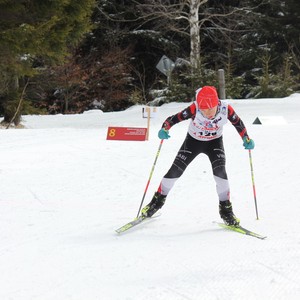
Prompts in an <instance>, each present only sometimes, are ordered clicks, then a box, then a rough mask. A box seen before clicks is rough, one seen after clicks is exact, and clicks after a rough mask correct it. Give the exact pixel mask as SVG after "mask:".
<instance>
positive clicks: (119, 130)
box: [106, 127, 147, 141]
mask: <svg viewBox="0 0 300 300" xmlns="http://www.w3.org/2000/svg"><path fill="white" fill-rule="evenodd" d="M146 134H147V128H136V127H108V129H107V137H106V139H107V140H123V141H145V140H146Z"/></svg>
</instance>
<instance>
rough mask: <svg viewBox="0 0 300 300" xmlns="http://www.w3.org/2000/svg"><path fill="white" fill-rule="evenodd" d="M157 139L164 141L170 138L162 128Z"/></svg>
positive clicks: (167, 132)
mask: <svg viewBox="0 0 300 300" xmlns="http://www.w3.org/2000/svg"><path fill="white" fill-rule="evenodd" d="M158 137H159V138H160V139H161V140H166V139H168V138H170V136H169V130H166V129H164V128H161V129H160V130H159V132H158Z"/></svg>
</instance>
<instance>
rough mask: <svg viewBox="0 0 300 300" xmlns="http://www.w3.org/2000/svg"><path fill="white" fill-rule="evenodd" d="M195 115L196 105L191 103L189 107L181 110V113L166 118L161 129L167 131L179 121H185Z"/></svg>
mask: <svg viewBox="0 0 300 300" xmlns="http://www.w3.org/2000/svg"><path fill="white" fill-rule="evenodd" d="M195 114H196V105H195V103H193V104H191V105H190V106H189V107H187V108H185V109H184V110H182V111H181V112H179V113H177V114H175V115H173V116H170V117H168V118H167V119H166V120H165V121H164V123H163V125H162V128H163V129H165V130H169V129H170V128H171V127H172V126H173V125H175V124H177V123H179V122H181V121H184V120H187V119H190V118H194V117H195Z"/></svg>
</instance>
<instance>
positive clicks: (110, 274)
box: [0, 94, 300, 300]
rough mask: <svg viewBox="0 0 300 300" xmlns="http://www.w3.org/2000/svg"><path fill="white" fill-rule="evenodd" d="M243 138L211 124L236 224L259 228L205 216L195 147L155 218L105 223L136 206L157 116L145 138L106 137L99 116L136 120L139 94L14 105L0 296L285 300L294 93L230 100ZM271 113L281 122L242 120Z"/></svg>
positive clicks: (4, 170) (210, 213) (165, 151)
mask: <svg viewBox="0 0 300 300" xmlns="http://www.w3.org/2000/svg"><path fill="white" fill-rule="evenodd" d="M231 103H232V105H233V107H234V108H235V109H236V111H237V113H238V114H239V115H240V117H241V118H242V119H243V121H244V122H245V124H246V126H247V129H248V132H249V134H250V136H251V137H252V138H253V139H254V141H255V144H256V148H255V149H254V150H253V151H252V158H253V167H254V179H255V184H256V192H257V203H258V213H259V220H256V215H255V207H254V199H253V191H252V181H251V174H250V165H249V157H248V153H247V151H246V150H244V149H243V147H242V141H241V139H240V138H239V136H238V134H237V133H236V131H235V129H234V128H233V126H231V125H230V124H228V125H226V126H225V128H224V144H225V150H226V155H227V172H228V176H229V180H230V186H231V200H232V203H233V208H234V212H235V214H236V215H237V216H238V217H239V218H240V219H241V224H242V225H243V226H244V227H246V228H248V229H250V230H253V231H255V232H258V233H261V234H264V235H267V236H268V238H267V239H266V240H259V239H256V238H253V237H249V236H244V235H241V234H238V233H235V232H230V231H226V230H224V229H222V228H219V227H218V226H217V225H216V224H213V221H219V220H220V219H219V215H218V201H217V196H216V191H215V184H214V181H213V178H212V172H211V169H210V165H209V162H208V159H207V158H206V157H205V156H201V155H200V156H199V157H198V158H196V159H195V161H194V162H193V163H192V164H191V165H190V166H189V167H188V169H187V170H186V172H185V173H184V175H183V176H182V177H181V178H180V179H179V180H178V181H177V182H176V185H175V186H174V188H173V189H172V191H171V192H170V194H169V196H168V198H167V201H166V204H165V206H164V207H163V209H162V210H161V216H159V217H158V218H156V219H154V220H151V222H147V223H145V224H142V225H141V226H137V227H136V228H134V229H133V230H132V231H129V232H127V233H125V234H123V235H117V234H116V233H115V232H114V230H115V229H117V228H118V227H120V226H122V225H123V224H125V223H126V222H128V221H130V220H131V219H133V218H134V217H135V216H136V214H137V210H138V207H139V205H140V202H141V199H142V196H143V193H144V190H145V186H146V183H147V180H148V178H149V173H150V171H151V168H152V164H153V162H154V158H155V154H156V151H157V149H158V146H159V140H158V138H157V137H156V134H157V131H158V129H159V128H160V126H161V123H162V122H163V120H164V119H165V118H166V117H167V116H169V115H171V114H174V113H176V112H178V111H180V110H181V109H183V108H185V107H186V106H187V105H188V104H187V103H170V104H166V105H163V106H162V107H160V108H159V113H158V115H157V117H156V118H155V119H151V130H150V139H149V141H147V142H124V141H106V133H107V127H108V126H130V127H133V126H136V127H145V126H146V120H145V119H143V118H142V108H141V106H135V107H132V108H130V109H128V110H126V111H124V112H116V113H102V112H99V111H92V112H87V113H84V114H82V115H72V116H62V115H57V116H24V117H23V121H24V125H25V126H26V128H27V129H20V130H14V129H10V130H0V139H1V144H0V151H1V152H0V153H1V155H0V179H1V180H0V182H1V183H0V187H1V193H0V214H1V215H0V242H1V243H0V266H1V273H0V283H1V289H0V299H1V300H41V299H42V300H54V299H55V300H102V299H112V300H137V299H144V300H148V299H149V300H150V299H151V300H152V299H158V300H169V299H172V300H185V299H187V300H223V299H224V300H225V299H226V300H227V299H230V300H240V299H245V300H252V299H253V300H260V299H272V300H286V299H289V300H296V299H299V297H300V250H299V249H300V237H299V226H300V219H299V207H300V204H299V199H298V196H299V194H300V186H299V184H298V181H299V178H300V171H299V170H300V168H299V159H298V152H299V150H298V149H299V138H298V135H299V134H297V132H299V130H300V121H299V111H300V110H299V109H300V95H299V94H294V95H292V96H290V97H288V98H284V99H261V100H245V101H238V100H235V101H234V100H231ZM257 116H283V117H284V118H285V119H286V120H287V122H288V123H287V125H276V124H275V125H253V124H252V122H253V121H254V119H255V118H256V117H257ZM187 127H188V122H182V123H180V124H177V125H176V126H174V127H173V128H172V129H171V131H170V135H171V139H169V140H167V141H165V142H164V144H163V147H162V150H161V153H160V155H159V158H158V161H157V164H156V167H155V171H154V173H153V177H152V179H151V182H150V185H149V189H148V193H147V196H146V199H145V202H144V204H146V203H148V202H149V201H150V199H151V197H152V195H153V193H154V191H155V190H156V188H157V186H158V184H159V182H160V180H161V178H162V176H163V175H164V174H165V173H166V172H167V170H168V168H169V167H170V165H171V163H172V161H173V159H174V157H175V155H176V153H177V151H178V149H179V147H180V145H181V143H182V141H183V139H184V137H185V135H186V131H187Z"/></svg>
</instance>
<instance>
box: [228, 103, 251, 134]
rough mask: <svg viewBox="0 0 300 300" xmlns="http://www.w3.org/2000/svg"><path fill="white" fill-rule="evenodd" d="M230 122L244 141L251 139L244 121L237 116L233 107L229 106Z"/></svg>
mask: <svg viewBox="0 0 300 300" xmlns="http://www.w3.org/2000/svg"><path fill="white" fill-rule="evenodd" d="M227 118H228V120H229V121H230V122H231V124H232V125H233V126H234V127H235V129H236V130H237V132H238V133H239V135H240V136H241V138H242V139H244V138H247V139H249V136H248V133H247V129H246V127H245V125H244V123H243V121H242V120H241V119H240V117H239V116H238V115H237V114H236V112H235V111H234V109H233V108H232V106H231V105H228V115H227Z"/></svg>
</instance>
